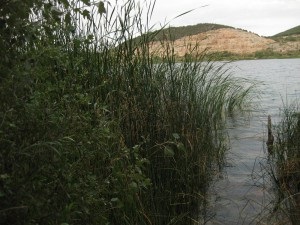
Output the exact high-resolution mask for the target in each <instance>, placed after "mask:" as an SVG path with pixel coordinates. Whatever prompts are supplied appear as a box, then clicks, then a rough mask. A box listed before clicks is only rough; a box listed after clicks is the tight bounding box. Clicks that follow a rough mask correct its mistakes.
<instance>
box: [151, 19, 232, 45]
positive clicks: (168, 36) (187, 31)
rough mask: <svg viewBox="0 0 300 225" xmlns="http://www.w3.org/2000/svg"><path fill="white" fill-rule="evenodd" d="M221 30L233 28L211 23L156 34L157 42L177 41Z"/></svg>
mask: <svg viewBox="0 0 300 225" xmlns="http://www.w3.org/2000/svg"><path fill="white" fill-rule="evenodd" d="M221 28H232V27H230V26H226V25H220V24H211V23H200V24H197V25H190V26H180V27H169V28H165V29H161V30H159V31H156V32H157V34H155V40H160V41H164V40H172V41H175V40H177V39H180V38H182V37H185V36H191V35H196V34H199V33H204V32H207V31H211V30H218V29H221ZM153 33H155V32H153Z"/></svg>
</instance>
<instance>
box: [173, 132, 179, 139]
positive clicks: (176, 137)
mask: <svg viewBox="0 0 300 225" xmlns="http://www.w3.org/2000/svg"><path fill="white" fill-rule="evenodd" d="M172 135H173V137H174V138H175V139H176V140H177V139H179V138H180V136H179V134H177V133H173V134H172Z"/></svg>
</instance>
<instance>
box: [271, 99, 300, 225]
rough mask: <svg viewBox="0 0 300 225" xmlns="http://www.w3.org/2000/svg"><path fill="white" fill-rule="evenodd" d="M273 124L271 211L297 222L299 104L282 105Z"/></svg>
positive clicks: (299, 214) (299, 201)
mask: <svg viewBox="0 0 300 225" xmlns="http://www.w3.org/2000/svg"><path fill="white" fill-rule="evenodd" d="M282 112H283V113H282V120H281V122H280V123H279V124H278V125H276V129H275V131H276V137H275V145H274V147H273V149H274V153H273V154H272V155H271V156H270V164H271V167H270V168H271V169H270V171H269V173H270V174H271V177H272V178H273V181H274V184H275V187H276V191H277V192H276V198H277V201H276V204H275V208H274V209H275V210H274V211H275V212H276V213H277V214H279V215H280V214H281V215H282V214H283V215H284V218H286V220H288V221H289V222H291V224H299V221H300V116H299V105H297V104H291V105H289V106H285V107H284V109H283V111H282Z"/></svg>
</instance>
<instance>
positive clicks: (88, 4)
mask: <svg viewBox="0 0 300 225" xmlns="http://www.w3.org/2000/svg"><path fill="white" fill-rule="evenodd" d="M81 1H82V2H83V3H84V4H86V5H87V6H90V5H91V3H90V0H81Z"/></svg>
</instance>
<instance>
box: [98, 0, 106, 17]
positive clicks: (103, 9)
mask: <svg viewBox="0 0 300 225" xmlns="http://www.w3.org/2000/svg"><path fill="white" fill-rule="evenodd" d="M98 12H99V13H100V15H102V14H103V13H106V9H105V7H104V2H103V1H100V2H99V4H98Z"/></svg>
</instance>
